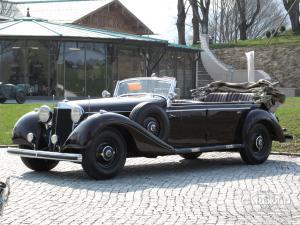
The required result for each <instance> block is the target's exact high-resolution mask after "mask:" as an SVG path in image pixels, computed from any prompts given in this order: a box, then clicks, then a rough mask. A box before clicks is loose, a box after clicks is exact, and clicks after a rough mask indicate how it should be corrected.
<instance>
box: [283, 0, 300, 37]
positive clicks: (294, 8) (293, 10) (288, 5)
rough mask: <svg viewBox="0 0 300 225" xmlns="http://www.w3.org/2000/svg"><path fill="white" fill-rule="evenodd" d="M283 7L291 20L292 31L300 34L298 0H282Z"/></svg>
mask: <svg viewBox="0 0 300 225" xmlns="http://www.w3.org/2000/svg"><path fill="white" fill-rule="evenodd" d="M282 1H283V5H284V8H285V9H286V10H287V11H288V13H289V17H290V20H291V25H292V31H293V32H295V33H296V34H300V21H299V19H300V1H299V0H282Z"/></svg>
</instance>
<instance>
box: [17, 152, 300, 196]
mask: <svg viewBox="0 0 300 225" xmlns="http://www.w3.org/2000/svg"><path fill="white" fill-rule="evenodd" d="M79 168H80V167H76V169H75V170H71V171H61V170H60V171H51V172H43V173H37V172H26V173H24V174H23V175H22V179H25V180H27V181H31V182H44V183H48V184H50V185H55V186H59V187H70V188H72V189H86V190H91V191H108V192H122V193H123V192H128V191H138V190H141V191H142V190H145V189H149V188H154V187H155V188H183V187H185V186H188V185H193V184H197V185H201V186H212V185H214V183H217V182H226V181H236V180H244V179H258V178H264V177H273V176H281V175H284V174H290V173H293V174H295V173H300V166H299V165H298V164H297V163H294V162H289V161H279V160H268V161H267V162H265V163H264V164H261V165H255V166H250V165H246V164H244V163H243V162H242V160H241V159H239V158H238V157H233V158H214V159H197V160H180V161H177V162H176V161H171V162H170V163H165V162H164V163H152V164H146V165H142V164H140V165H127V166H125V168H124V169H123V171H122V172H121V173H120V174H119V175H118V176H117V177H115V178H114V179H111V180H100V181H96V180H92V179H91V178H89V177H88V176H87V175H86V174H85V173H84V172H83V171H82V170H79Z"/></svg>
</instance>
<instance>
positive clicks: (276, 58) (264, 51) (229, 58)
mask: <svg viewBox="0 0 300 225" xmlns="http://www.w3.org/2000/svg"><path fill="white" fill-rule="evenodd" d="M252 50H253V51H255V69H257V70H264V71H265V72H267V73H268V74H269V75H270V76H272V78H274V79H276V80H278V81H279V82H280V84H281V86H282V87H287V88H297V89H298V88H300V46H299V45H289V46H281V45H280V46H278V45H277V46H276V45H271V46H269V47H251V48H249V47H247V48H224V49H216V50H214V52H215V54H216V56H217V58H218V59H220V60H221V61H223V62H224V63H226V64H229V65H232V66H233V67H234V68H235V69H247V60H246V55H245V52H249V51H252Z"/></svg>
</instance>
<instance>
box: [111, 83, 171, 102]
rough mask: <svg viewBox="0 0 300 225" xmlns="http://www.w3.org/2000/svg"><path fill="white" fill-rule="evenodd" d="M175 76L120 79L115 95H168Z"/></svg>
mask: <svg viewBox="0 0 300 225" xmlns="http://www.w3.org/2000/svg"><path fill="white" fill-rule="evenodd" d="M174 81H175V79H173V78H169V79H166V78H136V79H127V80H123V81H119V83H118V85H117V87H116V90H115V94H114V96H130V95H142V94H158V95H162V96H164V97H166V98H167V97H168V95H169V93H170V92H171V91H172V90H171V89H172V88H173V83H174Z"/></svg>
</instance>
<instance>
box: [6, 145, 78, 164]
mask: <svg viewBox="0 0 300 225" xmlns="http://www.w3.org/2000/svg"><path fill="white" fill-rule="evenodd" d="M7 152H8V153H9V154H13V155H19V156H22V157H28V158H37V159H50V160H58V161H69V162H79V163H81V162H82V155H81V154H75V153H60V152H48V151H39V150H29V149H21V148H8V149H7Z"/></svg>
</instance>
